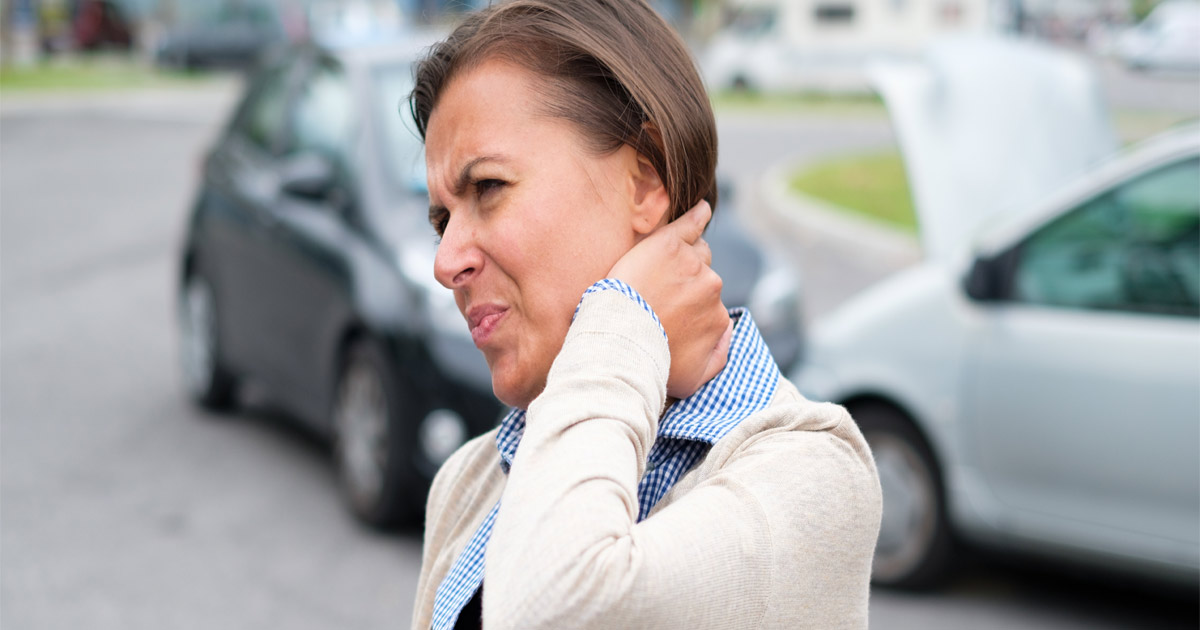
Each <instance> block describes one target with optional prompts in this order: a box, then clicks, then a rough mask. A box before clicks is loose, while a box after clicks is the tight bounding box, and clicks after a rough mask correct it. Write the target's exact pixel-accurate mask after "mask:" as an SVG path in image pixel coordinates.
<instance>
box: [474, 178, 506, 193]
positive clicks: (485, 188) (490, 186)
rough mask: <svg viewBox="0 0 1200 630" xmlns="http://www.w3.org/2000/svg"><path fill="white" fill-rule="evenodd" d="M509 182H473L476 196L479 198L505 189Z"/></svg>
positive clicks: (481, 180)
mask: <svg viewBox="0 0 1200 630" xmlns="http://www.w3.org/2000/svg"><path fill="white" fill-rule="evenodd" d="M506 184H507V182H505V181H504V180H500V179H477V180H475V181H474V182H473V185H474V186H475V194H476V195H477V196H479V197H483V196H484V195H486V194H488V193H490V192H493V191H496V190H499V189H501V188H503V187H504V186H505V185H506Z"/></svg>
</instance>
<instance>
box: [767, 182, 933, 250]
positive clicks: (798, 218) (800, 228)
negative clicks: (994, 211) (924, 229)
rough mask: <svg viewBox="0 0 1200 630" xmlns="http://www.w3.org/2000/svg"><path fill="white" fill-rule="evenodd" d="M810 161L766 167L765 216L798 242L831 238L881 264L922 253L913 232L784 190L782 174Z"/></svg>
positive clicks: (829, 239) (833, 242)
mask: <svg viewBox="0 0 1200 630" xmlns="http://www.w3.org/2000/svg"><path fill="white" fill-rule="evenodd" d="M809 162H810V160H801V161H786V162H782V163H780V164H777V165H775V166H773V167H771V168H770V169H769V170H768V171H767V172H766V173H764V174H763V176H762V179H761V180H760V182H759V193H760V197H761V200H762V206H763V208H764V209H765V211H766V214H767V215H768V216H767V218H768V220H770V221H771V223H772V224H773V225H774V226H775V227H776V228H778V229H780V230H782V231H785V232H787V233H788V234H789V235H790V237H791V238H790V239H789V240H792V241H793V242H796V243H798V244H800V245H804V244H806V243H810V242H814V241H825V242H831V243H832V244H833V245H836V246H837V247H840V248H844V249H846V250H848V251H858V252H861V253H862V255H863V256H867V257H870V258H872V259H875V260H877V261H879V262H880V263H883V264H887V265H894V266H896V267H903V266H908V265H911V264H913V263H916V262H919V261H920V260H922V259H923V258H924V254H923V253H922V251H921V245H920V242H919V240H918V239H917V237H916V236H915V235H912V234H909V233H907V232H903V231H900V230H898V229H896V228H894V227H892V226H890V225H887V224H885V223H883V222H881V221H876V220H873V219H870V218H867V217H863V216H861V215H858V214H855V213H853V212H851V211H849V210H846V209H845V208H842V207H840V206H837V205H834V204H831V203H828V202H825V201H822V200H819V199H816V198H814V197H810V196H808V195H805V194H802V193H798V192H795V191H790V190H788V184H787V175H788V173H791V172H794V171H795V170H796V169H797V168H801V167H803V166H805V165H806V164H808V163H809Z"/></svg>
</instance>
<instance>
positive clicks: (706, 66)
mask: <svg viewBox="0 0 1200 630" xmlns="http://www.w3.org/2000/svg"><path fill="white" fill-rule="evenodd" d="M727 6H728V11H729V12H728V15H727V20H726V22H727V23H726V24H725V25H724V27H723V28H722V30H721V31H720V32H719V33H718V34H717V35H716V37H714V39H713V40H712V42H711V43H710V44H709V46H708V48H707V49H706V50H705V51H704V53H703V54H702V55H701V62H700V69H701V71H702V73H703V75H704V77H705V81H707V83H708V85H709V88H710V89H716V90H720V89H729V88H733V89H748V90H763V91H791V92H796V91H810V90H820V91H835V92H844V91H849V92H854V91H861V92H866V91H869V90H870V85H869V83H868V81H867V76H866V68H867V65H868V63H869V62H870V61H872V60H874V59H879V58H895V57H906V56H915V55H916V54H917V53H919V52H920V50H921V48H922V47H924V46H925V45H926V44H927V43H928V42H929V41H930V40H931V39H933V38H935V37H938V36H943V35H946V34H948V33H963V32H982V31H986V30H990V29H992V28H994V27H996V26H998V25H999V23H1000V22H1001V21H1002V16H998V15H996V14H995V11H994V6H995V4H994V3H991V2H989V1H988V0H907V1H905V2H896V1H895V0H732V1H731V2H729V3H728V5H727ZM998 18H1000V19H999V21H998Z"/></svg>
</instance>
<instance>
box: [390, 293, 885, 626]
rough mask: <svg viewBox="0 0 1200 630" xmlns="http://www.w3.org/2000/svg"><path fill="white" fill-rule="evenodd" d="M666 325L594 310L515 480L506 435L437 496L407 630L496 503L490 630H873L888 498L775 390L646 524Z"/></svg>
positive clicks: (838, 435) (838, 441)
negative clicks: (873, 591)
mask: <svg viewBox="0 0 1200 630" xmlns="http://www.w3.org/2000/svg"><path fill="white" fill-rule="evenodd" d="M669 366H670V356H669V352H668V349H667V344H666V340H665V339H664V337H663V334H662V332H661V331H660V330H659V328H658V325H657V324H656V323H655V322H654V320H653V319H652V318H651V317H650V316H649V314H647V313H646V312H645V311H644V310H643V309H642V308H641V307H640V306H638V305H637V304H635V303H634V302H633V301H631V300H630V299H629V298H627V297H625V296H624V295H621V294H620V293H618V292H616V291H602V292H599V293H594V294H591V295H589V296H587V297H586V298H585V299H584V301H583V303H582V304H581V306H580V309H579V312H578V314H577V316H576V319H575V321H574V323H573V324H572V325H571V328H570V331H569V333H568V335H567V338H566V341H565V342H564V344H563V348H562V351H561V352H560V353H559V355H558V357H557V358H556V360H555V362H554V365H553V367H552V368H551V370H550V374H549V376H548V379H547V383H546V388H545V390H544V391H543V393H542V394H541V395H540V396H539V397H538V398H537V399H536V400H535V401H534V402H533V404H532V405H530V408H529V410H528V415H527V417H526V422H527V426H526V430H525V434H524V436H523V438H522V441H521V445H520V448H519V449H518V451H517V454H516V457H515V459H514V460H513V465H512V469H511V471H510V472H509V474H508V475H505V474H504V473H503V472H502V470H501V468H500V457H499V453H498V452H497V450H496V445H495V437H496V430H493V431H491V432H489V433H486V434H484V435H482V436H480V437H478V438H475V439H474V440H471V441H470V442H468V443H467V444H466V445H464V446H463V447H462V448H461V449H459V450H458V451H457V452H456V453H455V454H454V455H453V456H451V458H450V459H449V460H448V461H447V462H446V463H445V465H444V466H443V467H442V468H441V470H440V471H439V472H438V474H437V477H436V478H435V479H434V482H433V487H432V489H431V491H430V496H429V504H428V515H427V519H426V524H425V546H424V556H423V560H422V566H421V576H420V582H419V584H418V587H417V598H416V602H415V606H414V614H413V628H421V629H426V628H429V627H430V620H431V617H432V613H433V603H434V595H435V593H436V591H437V587H438V585H439V584H440V583H441V581H442V578H444V577H445V576H446V574H447V573H448V572H449V570H450V567H451V565H452V564H453V563H454V560H455V558H456V557H457V556H458V554H459V553H460V552H461V551H462V550H463V548H464V547H465V546H466V544H467V542H468V541H470V539H471V537H472V535H473V534H474V532H475V530H476V528H477V527H478V526H479V524H480V523H481V522H482V521H483V519H484V517H485V516H486V515H487V514H488V512H489V511H490V510H491V508H492V507H493V506H494V505H495V504H496V501H498V500H500V501H502V504H501V507H500V511H499V513H498V514H497V516H496V521H495V524H494V527H493V530H492V536H491V541H490V542H489V544H488V547H487V553H486V555H485V572H484V582H483V584H484V590H483V617H484V619H483V627H484V628H485V629H486V630H499V629H502V628H519V629H522V630H525V629H537V628H546V629H562V628H603V629H611V628H647V629H650V628H679V629H686V630H700V629H705V628H713V629H726V628H756V629H757V628H780V629H789V630H791V629H797V628H821V629H831V628H865V627H866V626H867V596H868V585H869V579H870V573H871V558H872V553H873V551H874V547H875V539H876V536H877V535H878V532H879V519H880V509H881V500H880V489H879V480H878V475H877V473H876V470H875V464H874V461H873V460H872V458H871V453H870V451H869V449H868V447H867V444H866V442H865V441H864V440H863V437H862V434H861V433H860V432H859V430H858V428H857V426H855V424H854V421H853V420H852V419H851V418H850V416H849V415H848V414H847V413H846V411H845V410H844V409H843V408H842V407H839V406H836V405H831V404H828V403H824V404H822V403H814V402H810V401H808V400H806V399H805V398H804V397H803V396H801V395H800V394H799V393H798V392H797V391H796V388H795V387H794V386H793V385H792V384H791V383H790V382H788V381H787V380H785V379H781V380H780V382H779V387H778V389H777V391H776V393H775V395H774V398H773V400H772V401H771V404H770V405H769V406H768V407H767V408H766V409H763V410H762V411H759V412H757V413H755V414H753V415H751V416H750V417H748V418H747V419H745V420H743V421H742V422H741V423H740V424H739V425H738V426H737V427H736V428H735V429H733V431H731V432H730V433H729V434H727V435H726V436H725V437H723V438H722V439H721V440H720V441H719V442H717V444H716V445H714V446H713V447H712V449H711V450H710V451H709V453H708V454H707V455H706V456H705V457H704V458H703V459H701V460H700V462H699V463H698V464H697V465H696V466H695V467H694V468H693V469H692V470H691V471H690V472H688V473H687V474H686V475H684V476H683V477H682V478H681V479H680V480H679V482H678V483H677V484H676V485H675V486H674V487H673V488H672V489H671V490H670V491H669V492H668V493H667V494H666V496H664V497H663V498H662V500H661V501H660V502H659V503H658V504H657V505H656V506H655V508H654V510H653V511H652V512H651V514H650V515H649V517H648V518H646V519H645V520H643V521H642V522H638V521H637V515H638V501H637V485H638V481H639V480H640V479H641V477H642V475H643V473H644V472H645V465H646V456H647V453H648V452H649V450H650V447H651V446H652V444H653V441H654V438H655V435H656V432H657V427H658V421H659V418H660V415H661V412H662V410H663V408H664V403H665V402H666V380H667V370H668V367H669Z"/></svg>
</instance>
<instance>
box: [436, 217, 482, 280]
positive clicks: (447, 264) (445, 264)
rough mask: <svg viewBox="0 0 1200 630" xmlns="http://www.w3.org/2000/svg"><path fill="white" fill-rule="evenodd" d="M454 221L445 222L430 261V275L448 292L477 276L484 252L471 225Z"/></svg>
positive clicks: (453, 219)
mask: <svg viewBox="0 0 1200 630" xmlns="http://www.w3.org/2000/svg"><path fill="white" fill-rule="evenodd" d="M455 218H457V217H455ZM455 218H451V219H450V220H449V221H448V222H447V223H446V228H445V230H443V231H442V241H441V243H439V244H438V248H437V256H436V257H435V258H434V261H433V275H434V277H435V278H437V281H438V282H439V283H441V285H442V286H444V287H446V288H447V289H458V288H461V287H462V286H464V285H465V284H467V283H468V282H469V281H470V280H471V278H473V277H474V276H475V275H476V274H478V273H479V270H480V269H481V268H482V265H483V252H482V251H481V250H480V248H479V243H478V238H477V233H476V230H475V228H474V226H471V225H469V224H468V223H465V222H464V221H461V220H459V221H455Z"/></svg>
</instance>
